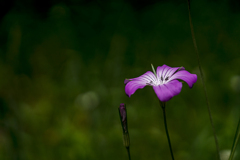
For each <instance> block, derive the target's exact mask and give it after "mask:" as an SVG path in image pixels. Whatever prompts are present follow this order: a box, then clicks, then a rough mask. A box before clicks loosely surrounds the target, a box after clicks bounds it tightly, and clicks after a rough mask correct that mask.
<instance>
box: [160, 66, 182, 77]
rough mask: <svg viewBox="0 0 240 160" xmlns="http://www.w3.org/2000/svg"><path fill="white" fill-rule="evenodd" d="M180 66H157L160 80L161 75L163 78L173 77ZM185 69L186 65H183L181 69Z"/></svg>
mask: <svg viewBox="0 0 240 160" xmlns="http://www.w3.org/2000/svg"><path fill="white" fill-rule="evenodd" d="M179 68H180V67H173V68H172V67H169V66H167V65H165V64H164V65H163V66H158V67H157V77H158V79H159V80H161V77H162V78H163V79H165V78H167V77H171V76H172V75H173V74H174V73H175V72H176V71H177V70H178V69H179ZM182 69H184V67H181V70H182Z"/></svg>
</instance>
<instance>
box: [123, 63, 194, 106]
mask: <svg viewBox="0 0 240 160" xmlns="http://www.w3.org/2000/svg"><path fill="white" fill-rule="evenodd" d="M154 73H155V71H154ZM154 73H153V72H151V71H147V72H146V73H145V74H143V75H141V76H139V77H137V78H132V79H126V80H125V81H124V84H125V85H126V86H125V92H126V94H127V96H128V97H130V96H131V95H132V94H134V93H135V91H136V90H137V89H142V88H144V87H145V86H146V85H148V86H152V87H153V89H154V91H155V93H156V94H157V97H158V99H159V100H160V101H162V102H166V101H169V100H170V99H171V98H172V97H173V96H176V95H178V94H179V93H180V92H181V89H182V82H179V81H178V79H179V80H183V81H185V82H186V83H187V84H188V86H189V87H190V88H192V87H193V84H194V83H195V82H196V81H197V75H196V74H191V73H189V72H188V71H186V70H185V68H183V67H174V68H171V67H169V66H167V65H165V64H164V65H163V66H158V67H157V73H155V74H154Z"/></svg>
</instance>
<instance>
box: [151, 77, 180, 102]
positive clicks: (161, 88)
mask: <svg viewBox="0 0 240 160" xmlns="http://www.w3.org/2000/svg"><path fill="white" fill-rule="evenodd" d="M153 89H154V91H155V93H156V94H157V97H158V99H159V100H160V101H162V102H166V101H169V100H170V99H171V98H172V97H173V96H176V95H178V94H179V93H180V92H181V89H182V83H181V82H179V81H178V80H172V81H170V82H168V83H166V84H162V85H158V86H153Z"/></svg>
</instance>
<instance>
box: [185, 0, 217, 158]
mask: <svg viewBox="0 0 240 160" xmlns="http://www.w3.org/2000/svg"><path fill="white" fill-rule="evenodd" d="M187 1H188V15H189V23H190V28H191V34H192V39H193V45H194V48H195V51H196V55H197V60H198V67H199V71H200V77H201V81H202V84H203V89H204V95H205V99H206V103H207V109H208V115H209V119H210V123H211V126H212V130H213V135H214V140H215V145H216V149H217V158H218V160H220V154H219V153H220V150H219V145H218V139H217V134H216V130H215V127H214V124H213V119H212V113H211V108H210V105H209V101H208V96H207V89H206V85H205V83H204V77H203V72H202V67H201V62H200V57H199V53H198V48H197V42H196V38H195V35H194V30H193V24H192V18H191V12H190V0H187Z"/></svg>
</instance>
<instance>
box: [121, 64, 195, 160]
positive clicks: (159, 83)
mask: <svg viewBox="0 0 240 160" xmlns="http://www.w3.org/2000/svg"><path fill="white" fill-rule="evenodd" d="M152 69H153V72H154V73H153V72H151V71H147V72H146V73H145V74H143V75H141V76H139V77H137V78H132V79H126V80H125V81H124V84H125V85H126V86H125V92H126V94H127V96H128V97H130V96H131V95H132V94H134V93H135V91H136V90H137V89H142V88H144V87H145V86H147V85H148V86H152V87H153V89H154V91H155V93H156V95H157V97H158V99H159V100H160V105H161V107H162V109H163V119H164V126H165V131H166V135H167V139H168V144H169V149H170V153H171V156H172V160H174V156H173V150H172V146H171V141H170V136H169V133H168V128H167V119H166V110H165V105H166V103H165V102H167V101H169V100H170V99H171V98H172V97H174V96H176V95H178V94H179V93H180V92H181V89H182V82H179V81H178V80H183V81H185V82H186V83H187V84H188V86H189V87H190V88H192V87H193V84H194V83H195V82H196V81H197V75H196V74H191V73H189V72H188V71H186V70H185V69H184V68H183V67H174V68H172V67H169V66H167V65H165V64H164V65H163V66H159V67H157V73H156V72H155V69H154V67H153V66H152Z"/></svg>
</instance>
